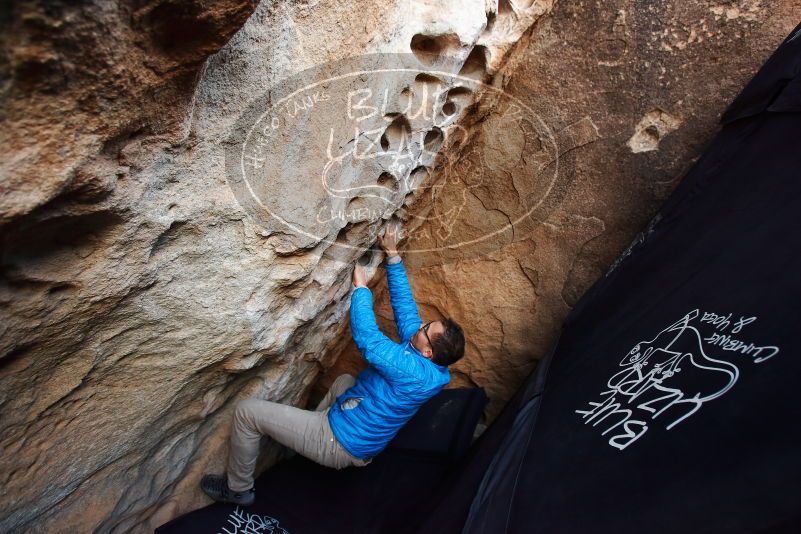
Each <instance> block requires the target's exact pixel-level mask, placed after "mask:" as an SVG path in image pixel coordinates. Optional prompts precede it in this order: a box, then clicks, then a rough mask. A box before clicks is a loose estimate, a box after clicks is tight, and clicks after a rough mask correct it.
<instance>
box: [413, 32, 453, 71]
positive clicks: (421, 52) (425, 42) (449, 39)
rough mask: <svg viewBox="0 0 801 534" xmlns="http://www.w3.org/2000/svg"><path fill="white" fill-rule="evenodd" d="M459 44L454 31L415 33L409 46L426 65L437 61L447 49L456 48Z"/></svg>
mask: <svg viewBox="0 0 801 534" xmlns="http://www.w3.org/2000/svg"><path fill="white" fill-rule="evenodd" d="M459 46H461V41H460V39H459V36H458V35H456V34H455V33H446V34H442V35H425V34H422V33H418V34H415V35H414V36H413V37H412V40H411V42H410V43H409V47H410V48H411V49H412V53H413V54H414V55H415V57H417V59H418V60H420V62H421V63H425V64H428V65H431V64H434V63H437V62H439V60H440V58H441V57H442V56H443V55H445V54H446V53H447V52H449V51H453V50H457V49H458V48H459Z"/></svg>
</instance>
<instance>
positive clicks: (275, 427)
mask: <svg viewBox="0 0 801 534" xmlns="http://www.w3.org/2000/svg"><path fill="white" fill-rule="evenodd" d="M399 230H400V229H399V228H396V229H394V230H387V231H386V232H385V235H384V236H383V237H379V243H380V245H381V247H382V248H383V249H384V252H385V254H386V270H387V282H388V286H389V297H390V303H391V305H392V312H393V314H394V316H395V323H396V325H397V328H398V336H399V337H400V343H395V342H394V341H392V340H391V339H389V338H388V337H387V336H385V335H384V334H383V333H382V332H381V331H380V330H379V329H378V325H377V324H376V319H375V315H374V313H373V302H372V300H373V296H372V293H371V291H370V289H369V288H368V287H367V281H366V275H365V272H364V268H363V267H362V266H361V265H359V264H358V263H357V264H356V266H355V268H354V271H353V282H352V287H351V292H352V294H351V303H350V327H351V333H352V335H353V340H354V342H355V343H356V346H357V347H358V349H359V351H360V352H361V353H362V355H363V356H364V358H365V359H366V360H367V362H368V364H369V366H368V367H367V369H365V370H364V371H362V372H361V373H359V375H358V376H357V377H356V378H354V377H353V376H351V375H348V374H343V375H341V376H339V377H338V378H337V379H336V380H334V382H333V384H332V385H331V388H330V389H329V391H328V393H327V394H326V395H325V397H324V398H323V400H322V401H320V403H319V405H318V406H317V408H316V409H315V410H314V411H311V410H301V409H299V408H295V407H292V406H286V405H282V404H277V403H274V402H269V401H265V400H260V399H247V400H243V401H240V402H239V403H238V404H237V406H236V409H235V411H234V418H233V430H232V433H231V439H230V453H229V456H228V470H227V474H226V475H225V476H222V475H205V476H204V477H203V479H202V480H201V487H202V489H203V491H205V492H206V494H208V495H209V496H210V497H211V498H212V499H214V500H215V501H220V502H230V503H235V504H239V505H243V506H248V505H250V504H252V503H253V502H254V501H255V488H254V485H253V471H254V469H255V466H256V459H257V456H258V453H259V440H260V438H261V436H262V435H267V436H270V437H272V438H273V439H274V440H276V441H277V442H279V443H281V444H282V445H285V446H287V447H289V448H290V449H292V450H294V451H296V452H298V453H299V454H301V455H303V456H305V457H306V458H309V459H311V460H313V461H315V462H317V463H319V464H322V465H324V466H327V467H333V468H335V469H342V468H344V467H348V466H358V467H361V466H364V465H367V464H369V463H370V462H371V461H372V458H373V457H375V456H376V455H377V454H378V453H379V452H381V451H382V450H383V449H384V448H385V447H386V445H387V444H388V443H389V442H390V441H391V440H392V438H393V437H394V436H395V434H396V433H397V432H398V430H400V428H401V427H402V426H403V425H404V424H405V423H406V422H407V421H408V420H409V419H410V418H411V417H412V416H413V415H414V414H415V412H416V411H417V409H418V408H419V407H420V406H421V405H422V404H423V403H425V402H426V401H427V400H428V399H430V398H431V397H433V396H434V395H436V394H437V393H438V392H439V391H440V390H441V389H442V388H443V387H444V386H445V385H446V384H447V383H448V382H449V380H450V372H449V371H448V366H449V365H451V364H453V363H455V362H456V361H458V360H459V359H460V358H461V357H462V356H463V355H464V334H463V333H462V329H461V327H460V326H459V325H458V324H457V323H456V322H455V321H453V320H451V319H443V320H437V321H429V322H427V323H425V324H423V323H422V321H421V320H420V316H419V315H418V312H417V305H416V304H415V302H414V298H413V297H412V291H411V287H410V286H409V281H408V279H407V278H406V270H405V268H404V266H403V263H402V261H401V257H400V255H399V254H398V250H397V243H398V233H399Z"/></svg>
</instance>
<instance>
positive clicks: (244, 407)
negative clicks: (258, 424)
mask: <svg viewBox="0 0 801 534" xmlns="http://www.w3.org/2000/svg"><path fill="white" fill-rule="evenodd" d="M260 402H261V401H260V400H259V399H243V400H241V401H239V402H237V403H236V407H235V408H234V420H235V421H237V422H239V423H249V422H250V421H252V420H253V414H254V413H255V411H256V410H257V409H258V406H259V403H260Z"/></svg>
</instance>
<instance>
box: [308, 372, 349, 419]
mask: <svg viewBox="0 0 801 534" xmlns="http://www.w3.org/2000/svg"><path fill="white" fill-rule="evenodd" d="M355 383H356V379H355V378H354V377H353V375H349V374H344V375H339V376H338V377H337V378H336V380H334V382H333V383H332V384H331V387H330V388H328V393H326V394H325V397H323V400H321V401H320V404H318V405H317V408H315V409H314V411H315V412H322V411H323V410H325V409H326V408H328V407H329V406H331V405H332V404H334V400H336V398H337V397H339V396H340V395H342V394H343V393H345V392H346V391H347V390H348V388H350V387H353V384H355Z"/></svg>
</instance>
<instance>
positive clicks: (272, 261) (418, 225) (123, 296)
mask: <svg viewBox="0 0 801 534" xmlns="http://www.w3.org/2000/svg"><path fill="white" fill-rule="evenodd" d="M686 4H687V3H684V2H665V3H660V4H658V5H657V4H649V3H646V4H643V3H636V2H633V1H623V0H617V1H611V0H610V1H608V2H604V3H602V4H601V5H596V4H587V3H572V4H568V3H565V4H558V5H557V6H556V7H554V6H553V5H552V4H551V3H550V2H536V1H535V2H531V1H518V2H512V1H508V0H503V1H501V2H500V3H499V4H496V3H495V2H492V1H483V0H482V1H469V2H459V3H458V5H457V4H456V3H454V4H453V5H451V6H445V5H441V4H438V3H430V2H411V3H408V2H402V3H397V4H381V5H378V4H376V3H375V2H371V1H368V0H362V1H357V2H353V3H337V2H331V3H314V2H298V3H274V2H264V3H261V4H260V5H259V6H258V8H256V9H255V12H253V14H252V16H250V18H248V15H249V14H250V13H251V11H253V9H254V6H253V5H252V4H251V3H250V2H247V1H236V0H225V1H223V0H220V1H216V2H199V1H192V0H174V1H166V0H165V1H152V2H123V1H119V2H101V1H97V2H94V3H80V4H79V5H77V6H73V5H72V4H69V3H66V2H64V3H63V4H62V3H57V2H56V3H54V2H41V3H36V2H27V3H26V2H23V3H19V2H18V3H16V4H15V5H14V6H13V7H10V8H9V7H6V8H3V9H4V10H10V13H8V16H4V17H3V18H2V24H3V25H4V30H5V31H4V32H2V33H1V34H0V35H2V37H0V39H2V43H0V44H2V50H3V54H2V58H1V59H0V71H1V72H2V78H1V79H2V87H0V90H1V91H2V95H3V111H2V116H0V120H2V122H3V124H2V126H3V128H2V129H0V136H2V138H0V150H2V158H1V159H0V161H2V164H1V165H2V167H0V168H2V189H0V224H2V226H1V227H0V239H2V262H1V267H2V280H0V303H1V304H2V308H1V309H2V319H0V332H2V338H0V406H2V414H3V415H2V420H0V473H3V480H2V482H3V491H2V494H0V530H3V531H31V532H63V531H76V532H91V531H98V532H128V531H135V532H147V531H149V530H152V528H153V527H154V526H155V525H158V524H160V523H162V522H164V521H166V520H168V519H170V518H171V517H174V516H175V515H177V514H180V513H183V512H186V511H188V510H191V509H193V508H195V507H198V506H201V505H203V504H205V503H207V502H208V501H207V500H206V499H205V497H203V496H202V494H201V493H200V491H199V490H198V488H197V483H198V480H199V478H200V476H201V474H202V473H203V472H204V471H214V472H221V471H222V470H223V469H224V461H225V455H226V453H227V442H226V439H227V436H228V431H229V424H230V416H231V408H232V406H233V404H234V403H235V402H236V401H237V400H239V399H241V398H246V397H251V396H257V397H261V398H265V399H270V400H275V401H280V402H285V403H291V404H295V405H299V406H302V405H304V404H305V403H306V402H307V399H308V396H309V394H310V391H311V389H312V386H313V385H314V384H315V383H317V384H318V387H319V388H324V387H325V386H326V385H327V383H328V381H329V380H330V378H331V377H333V376H335V375H336V374H337V373H338V372H339V371H341V370H342V369H354V370H356V369H358V368H359V366H360V365H363V362H361V361H360V360H359V359H357V358H356V357H355V354H354V351H353V347H352V345H351V344H350V343H349V333H348V331H347V328H346V318H347V315H346V312H347V306H348V288H349V283H350V281H349V277H350V271H351V265H352V263H353V262H354V261H355V260H356V259H357V258H358V257H359V256H361V255H362V253H363V252H364V251H365V250H366V249H367V248H368V247H369V246H370V245H371V244H372V239H373V238H374V235H375V232H376V231H377V229H378V228H379V227H380V225H382V224H383V220H385V219H382V220H381V221H373V222H365V221H357V223H364V224H353V225H351V226H348V227H347V229H346V228H345V227H344V226H343V227H342V228H339V227H332V228H330V229H329V230H330V233H332V234H333V235H338V232H340V231H344V238H345V239H346V240H347V241H348V243H349V244H351V245H352V246H353V248H352V249H347V248H342V247H335V246H332V244H331V242H330V241H327V240H322V239H321V240H317V241H314V242H311V243H301V242H298V241H293V240H291V239H290V240H286V239H285V237H286V236H284V235H282V233H281V232H280V231H276V230H274V229H273V230H270V229H266V228H265V227H264V226H263V225H261V224H257V222H254V221H253V220H252V219H251V218H250V217H248V216H247V215H246V213H245V211H244V210H243V208H242V206H241V205H240V204H239V203H238V202H237V199H236V197H235V195H234V193H233V191H232V189H231V187H229V183H228V182H227V179H229V178H230V177H229V176H226V172H225V162H224V159H225V158H224V147H223V146H222V144H223V140H224V139H227V138H228V137H229V135H230V134H231V131H232V130H233V129H234V127H235V123H236V120H237V118H238V117H239V116H240V115H241V114H242V113H243V112H244V111H245V110H246V109H247V106H248V104H249V102H250V100H251V99H252V98H253V97H255V96H257V95H260V94H262V92H263V91H264V89H265V88H266V87H270V86H272V85H274V84H276V83H277V82H279V81H280V80H282V79H284V78H287V77H289V76H291V75H293V74H295V73H299V72H301V71H304V70H305V69H308V68H310V67H313V66H314V65H317V64H320V63H323V62H329V61H330V62H333V61H337V60H341V59H343V58H346V57H349V56H354V55H358V54H363V53H375V52H384V53H398V52H404V53H406V52H408V53H411V54H412V57H414V58H417V60H418V61H419V62H420V66H421V70H422V69H423V67H426V68H433V67H437V68H446V67H447V68H453V69H455V70H456V71H457V72H459V73H461V76H463V77H464V78H469V79H473V80H479V79H480V80H483V81H486V82H487V84H489V85H491V86H493V87H495V88H503V87H505V88H506V89H507V91H508V93H509V94H510V95H511V96H513V97H515V98H518V99H520V100H521V101H523V102H524V103H525V104H526V106H527V107H528V108H530V109H532V110H534V112H535V114H536V116H537V117H539V119H541V123H537V124H533V123H526V122H520V123H519V124H520V128H518V129H512V128H510V127H509V121H508V119H509V117H508V116H507V117H506V118H504V117H505V116H504V115H503V114H493V113H490V111H491V110H492V109H493V107H494V100H493V98H492V95H493V94H495V93H493V92H492V91H491V90H490V89H489V88H487V90H486V91H484V92H479V91H476V92H474V91H466V90H464V89H462V90H458V89H457V88H450V89H449V91H448V93H447V95H446V96H447V102H445V103H444V104H452V105H453V108H454V109H459V110H463V111H464V115H463V116H462V117H461V119H460V120H462V121H463V126H462V129H461V130H460V131H463V132H464V138H463V139H462V141H463V142H462V144H460V145H459V146H458V149H459V151H460V152H459V153H455V152H456V150H455V149H454V147H453V145H449V144H448V143H447V141H448V139H447V136H446V138H445V139H444V141H445V142H442V141H443V140H442V139H440V138H438V136H437V135H433V137H431V138H429V139H428V143H429V144H430V145H431V146H434V147H435V151H438V152H439V153H438V154H437V160H436V161H432V162H431V163H430V165H426V167H428V168H426V169H424V170H421V171H420V173H422V174H418V175H416V176H417V178H424V179H426V180H427V182H423V183H421V184H418V185H424V186H425V187H424V189H426V190H425V194H422V193H421V194H418V193H417V192H415V194H413V195H412V198H410V199H406V200H404V206H403V207H402V208H398V209H397V212H395V213H394V215H397V216H398V217H401V218H405V219H406V220H407V224H408V225H409V227H410V228H411V229H412V231H413V232H414V233H413V236H412V238H411V239H410V240H409V244H408V249H409V250H412V249H421V248H427V247H428V245H430V244H432V243H439V244H440V245H441V244H442V243H445V242H447V241H448V240H453V239H456V240H457V241H460V242H469V241H471V240H472V239H474V238H478V237H482V236H484V235H486V234H487V232H488V230H491V229H501V230H502V231H499V232H497V233H495V234H492V235H493V237H492V238H491V239H481V240H476V242H475V245H473V246H467V247H457V248H453V249H448V248H441V247H440V248H438V249H437V250H435V251H433V252H430V253H426V254H412V253H409V255H408V261H409V264H410V271H411V275H412V281H413V285H414V288H415V290H416V293H417V296H418V298H419V300H420V304H421V309H422V312H423V314H424V315H425V316H426V317H437V316H439V315H443V314H451V315H453V316H454V317H455V318H456V319H457V320H459V321H460V322H462V323H463V324H464V325H465V327H466V330H467V335H468V339H469V346H468V353H467V356H466V358H465V359H464V361H463V362H460V364H459V365H458V366H457V367H456V369H455V370H454V377H455V380H454V381H453V384H454V385H460V384H477V385H481V386H484V387H486V388H487V389H488V392H489V393H490V396H491V397H492V404H491V405H490V408H489V410H488V414H487V415H488V418H490V419H491V418H492V417H493V416H494V415H495V414H496V413H497V411H498V409H499V408H500V406H501V405H502V404H503V401H504V400H505V399H506V398H508V395H509V394H510V393H511V392H512V391H513V390H514V389H515V387H516V386H517V385H518V384H519V382H520V380H522V378H523V377H524V376H525V374H527V373H528V372H529V371H530V370H531V369H532V368H533V366H534V365H535V362H536V359H537V358H539V357H541V356H542V355H543V354H544V353H545V352H546V351H547V350H548V348H549V346H550V345H551V344H552V343H553V342H554V340H555V338H556V336H557V335H558V327H559V324H560V323H561V321H562V319H563V318H564V316H565V314H566V313H567V312H568V311H569V309H570V307H571V306H572V305H573V304H574V303H575V301H576V299H578V298H579V296H580V295H581V294H582V292H583V291H584V290H585V289H586V288H587V287H588V285H589V284H590V283H591V282H592V281H593V280H594V279H595V278H597V277H598V276H599V275H600V274H601V273H602V272H603V271H604V269H605V268H606V266H607V265H609V264H610V263H611V261H612V260H613V259H614V257H615V255H616V254H617V253H618V252H619V251H620V250H622V249H623V248H624V247H625V245H626V243H627V242H628V240H630V239H631V237H632V236H633V235H634V234H635V233H636V232H637V231H638V230H639V229H640V228H641V227H642V226H644V224H645V223H646V222H647V220H648V219H649V218H650V216H651V215H652V214H653V213H654V211H655V210H656V208H657V206H658V205H659V202H660V201H661V200H662V199H663V198H664V197H665V196H666V195H667V194H668V192H669V191H670V190H671V189H672V188H673V186H674V185H675V183H676V181H677V179H678V178H679V177H680V176H681V173H682V171H683V170H684V169H686V167H687V166H688V165H689V163H690V162H691V160H692V158H694V157H695V156H697V155H698V153H699V152H700V150H701V148H702V146H703V143H704V141H705V140H706V139H708V138H709V136H710V135H711V133H712V131H713V130H714V128H715V125H714V121H715V118H716V116H717V114H718V113H719V112H720V111H721V110H722V109H723V106H724V105H725V103H726V102H727V101H728V100H730V99H731V97H732V96H733V95H734V94H735V93H736V91H737V90H738V89H739V87H741V86H742V84H743V83H744V82H745V81H746V80H747V79H748V77H749V76H751V75H752V74H753V72H754V71H755V70H756V68H757V67H758V66H759V65H760V64H761V62H762V61H763V60H764V58H765V57H767V55H768V54H769V53H770V51H771V50H772V49H773V48H775V46H776V45H777V44H778V43H779V42H780V41H781V39H782V38H783V37H784V36H785V35H786V34H787V32H788V31H789V30H790V29H791V27H792V26H793V24H794V23H795V21H796V20H797V19H798V18H799V14H801V9H799V5H798V3H797V2H788V1H784V2H778V3H774V5H772V6H770V8H768V6H767V5H764V4H761V3H759V2H753V1H746V0H741V1H737V2H726V3H722V2H702V3H699V4H697V5H691V6H690V5H686ZM246 19H247V22H245V20H246ZM240 27H241V28H240ZM237 30H238V31H237ZM234 32H236V33H234ZM229 39H230V40H229ZM220 47H222V48H220ZM218 49H219V51H218ZM735 51H736V53H735ZM209 54H212V55H211V56H210V57H208V56H209ZM207 57H208V59H206V58H207ZM454 61H456V62H455V63H454ZM418 82H419V83H422V84H426V83H429V82H430V80H429V79H427V78H425V77H423V78H420V79H419V80H418ZM394 89H397V88H394ZM413 90H414V87H412V88H411V90H410V93H408V94H409V95H413V94H414V93H413ZM403 96H404V94H403V93H401V94H400V97H403ZM410 97H411V96H410ZM474 103H475V104H476V105H473V104H474ZM444 104H443V106H444ZM654 110H660V111H661V112H662V113H665V114H667V116H669V117H671V118H672V119H671V120H670V121H667V120H663V119H664V117H663V116H662V115H660V116H659V117H657V118H656V119H655V120H656V121H657V124H656V125H655V127H656V130H657V133H658V135H659V140H658V143H657V144H656V145H654V146H655V150H650V151H646V152H637V153H634V152H632V150H631V148H630V147H629V146H628V145H627V142H628V140H629V139H630V138H631V137H632V135H633V134H634V133H635V132H636V131H637V127H638V124H640V121H641V120H642V119H643V117H646V116H647V115H648V113H649V112H653V111H654ZM660 117H662V118H661V119H660ZM512 118H514V116H513V117H512ZM322 119H325V117H322ZM663 124H664V125H668V126H669V127H675V129H674V130H673V131H671V132H668V131H667V129H663V130H660V129H659V128H660V127H662V126H660V125H663ZM671 124H672V125H674V126H670V125H671ZM410 126H411V128H417V127H418V126H419V128H421V129H422V128H424V127H427V125H425V124H419V125H417V124H414V123H412V122H411V121H410ZM649 126H651V124H647V125H646V126H645V128H644V129H643V131H646V130H647V129H648V127H649ZM398 130H403V125H398V126H397V127H393V128H391V129H389V130H388V132H387V136H388V142H390V143H391V142H393V139H394V138H393V137H392V136H393V135H396V133H398ZM457 130H458V129H457ZM543 132H545V133H548V135H547V136H544V137H543V138H542V139H540V138H538V137H537V136H536V135H534V134H537V133H543ZM649 135H650V134H649ZM303 141H304V139H302V138H301V139H292V140H289V141H288V142H287V144H286V146H287V153H286V156H287V157H291V158H295V159H298V158H301V157H302V156H303V154H304V149H305V147H304V144H303ZM425 142H426V141H425V139H424V143H425ZM440 142H442V144H441V145H439V143H440ZM462 152H463V153H462ZM267 163H268V165H271V166H274V167H280V165H282V164H283V161H282V160H278V161H277V160H271V161H269V162H267ZM557 163H558V172H557V173H555V174H552V175H550V174H549V175H547V176H555V177H556V179H550V178H548V179H547V180H546V179H545V177H546V173H551V172H552V171H553V170H554V169H555V168H557ZM370 176H373V175H372V174H371V175H370ZM410 177H411V175H410V176H408V177H403V178H404V179H407V178H410ZM375 179H376V180H378V179H379V176H378V175H377V174H376V175H375ZM448 180H451V181H448ZM442 184H452V185H450V186H449V187H441V188H439V189H437V188H436V187H435V186H437V185H442ZM437 191H438V192H439V193H438V194H437V195H434V192H437ZM429 192H430V193H431V195H429V194H428V193H429ZM440 193H441V194H440ZM284 196H285V197H286V200H287V202H295V203H296V204H297V205H298V207H299V208H300V209H302V210H303V209H307V208H308V206H309V203H311V204H314V203H315V202H317V201H319V199H318V198H317V197H316V196H315V195H314V194H312V193H311V192H310V191H309V190H308V189H305V188H303V187H296V188H295V189H294V190H288V191H287V192H286V193H284V194H283V196H282V197H281V198H283V197H284ZM531 206H535V207H536V209H534V210H531V213H529V214H528V215H526V212H527V211H529V208H531ZM356 211H357V212H358V213H361V211H359V210H356ZM368 211H369V210H368ZM438 213H445V214H457V215H459V216H458V217H450V218H448V219H447V220H446V219H438V218H436V217H433V216H430V214H434V215H436V214H438ZM389 215H393V214H392V213H390V214H389ZM518 215H524V217H522V219H520V217H517V216H518ZM417 216H420V217H419V218H418V217H417ZM517 219H520V220H519V221H518V222H517V223H516V224H513V225H511V226H510V227H509V228H508V229H507V230H503V229H504V228H505V224H506V222H507V221H513V220H515V221H516V220H517ZM445 220H446V222H447V225H446V226H443V225H442V224H441V223H442V222H443V221H445ZM415 221H418V222H415ZM420 221H422V222H420ZM343 224H344V223H343ZM368 256H369V258H368V259H369V267H370V269H369V272H370V273H371V274H372V273H373V272H375V270H376V264H377V263H378V262H379V261H380V260H381V256H380V255H379V254H372V255H371V256H370V255H368ZM373 283H374V284H375V288H376V294H377V296H378V298H377V301H378V308H379V311H380V321H381V323H382V325H383V326H384V327H385V328H388V327H389V326H390V321H391V314H390V312H389V309H388V307H387V300H386V290H385V286H384V282H383V281H382V280H381V279H380V278H375V279H374V282H373ZM326 371H327V373H326V375H325V377H323V379H321V380H318V378H319V377H320V376H321V374H322V373H324V372H326ZM277 454H278V449H277V448H276V447H274V446H270V447H268V448H267V450H266V453H265V454H264V455H263V457H262V462H261V467H264V466H265V465H268V464H269V463H271V462H272V461H274V460H275V458H276V455H277ZM87 503H91V506H87Z"/></svg>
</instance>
